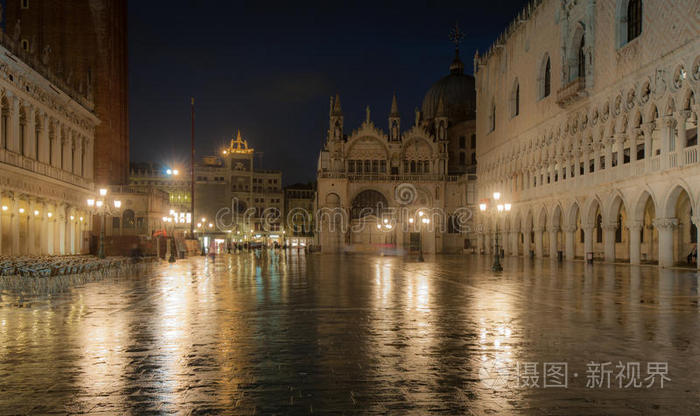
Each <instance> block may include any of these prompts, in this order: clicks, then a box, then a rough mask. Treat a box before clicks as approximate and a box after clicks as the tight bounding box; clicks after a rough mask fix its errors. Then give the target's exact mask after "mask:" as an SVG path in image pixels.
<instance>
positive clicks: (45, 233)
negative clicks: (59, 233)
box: [39, 204, 49, 254]
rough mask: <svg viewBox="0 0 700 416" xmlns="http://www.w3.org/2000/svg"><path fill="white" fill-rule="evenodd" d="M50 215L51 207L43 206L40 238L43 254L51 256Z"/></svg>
mask: <svg viewBox="0 0 700 416" xmlns="http://www.w3.org/2000/svg"><path fill="white" fill-rule="evenodd" d="M48 215H49V206H48V205H47V204H42V206H41V237H40V239H39V240H40V241H41V243H40V246H41V254H49V229H48V225H47V224H48V220H47V218H48Z"/></svg>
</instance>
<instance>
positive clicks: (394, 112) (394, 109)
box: [389, 92, 400, 117]
mask: <svg viewBox="0 0 700 416" xmlns="http://www.w3.org/2000/svg"><path fill="white" fill-rule="evenodd" d="M399 115H400V114H399V103H398V101H397V100H396V92H394V97H393V98H392V99H391V111H390V112H389V117H399Z"/></svg>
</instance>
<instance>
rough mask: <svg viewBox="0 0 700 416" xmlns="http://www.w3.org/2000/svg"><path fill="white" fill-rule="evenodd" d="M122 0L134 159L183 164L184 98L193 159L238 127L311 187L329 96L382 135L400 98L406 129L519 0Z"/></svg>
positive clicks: (268, 162)
mask: <svg viewBox="0 0 700 416" xmlns="http://www.w3.org/2000/svg"><path fill="white" fill-rule="evenodd" d="M343 3H344V2H335V1H324V2H320V3H317V4H314V3H301V2H296V1H285V2H279V4H275V2H271V1H267V2H263V1H256V2H238V1H199V0H189V1H184V0H183V1H177V0H176V1H164V0H161V1H158V0H156V1H140V0H139V1H135V0H132V1H129V78H130V86H129V94H130V98H129V106H130V107H129V117H130V134H131V160H132V161H154V162H160V163H164V164H175V165H177V164H181V163H187V162H188V160H189V146H190V98H189V97H190V96H194V97H195V100H196V113H197V115H196V139H197V154H198V156H201V155H205V154H213V153H214V152H216V151H217V150H218V149H220V148H221V147H222V146H223V144H224V143H226V141H227V140H228V139H230V137H231V136H232V135H234V134H235V132H236V129H240V130H241V132H242V134H243V136H244V138H246V139H247V140H248V142H249V143H250V144H251V145H252V146H254V147H255V149H256V151H260V152H262V153H263V156H262V160H263V167H264V168H268V169H281V170H282V172H283V179H284V182H285V183H294V182H299V181H309V180H313V179H314V177H315V169H316V159H317V156H318V151H319V147H320V144H321V142H322V140H323V139H324V133H325V129H326V126H327V117H328V101H329V97H330V96H331V95H333V94H335V93H336V92H339V93H340V95H341V102H342V104H343V110H344V112H345V128H346V130H347V131H350V130H352V129H353V128H355V127H356V126H357V125H358V124H359V123H360V122H361V121H362V120H363V119H364V117H365V107H366V106H367V105H370V107H371V108H372V119H373V120H374V122H375V123H376V124H378V125H379V126H381V127H382V128H385V126H386V117H387V113H388V111H389V106H390V103H391V95H392V92H393V91H396V93H397V95H398V98H399V108H400V110H401V114H402V117H403V120H404V126H405V127H408V126H410V125H411V124H412V120H413V117H414V116H413V110H414V108H415V107H420V105H421V102H422V99H423V95H424V94H425V91H426V90H427V89H428V88H429V87H430V85H431V84H432V83H433V82H435V81H437V80H438V79H440V78H441V77H442V76H444V75H446V74H447V72H448V66H449V64H450V62H451V60H452V58H453V56H454V47H453V46H452V44H451V43H450V41H449V39H448V34H449V30H450V28H451V26H452V25H454V23H455V22H459V24H460V28H461V29H462V31H463V32H465V35H466V38H465V40H464V41H463V43H462V46H461V56H462V58H463V59H462V60H463V61H464V63H465V66H466V70H467V72H469V73H471V72H472V57H473V54H474V50H476V49H479V50H480V51H483V50H485V49H486V48H488V46H489V45H490V44H491V43H492V42H493V40H494V39H495V38H496V36H497V35H498V34H499V33H500V32H501V31H503V30H504V28H505V26H506V24H507V23H508V22H510V20H511V19H512V18H513V16H514V15H515V14H516V13H517V12H518V10H520V8H521V7H522V6H523V5H524V4H525V1H523V0H491V1H467V0H462V1H457V2H422V3H418V2H416V3H410V2H381V1H374V2H368V3H353V4H352V5H350V3H349V2H348V5H343Z"/></svg>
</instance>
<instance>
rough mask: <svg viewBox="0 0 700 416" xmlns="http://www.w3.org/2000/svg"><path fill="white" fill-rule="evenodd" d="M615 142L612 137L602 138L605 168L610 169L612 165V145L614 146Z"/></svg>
mask: <svg viewBox="0 0 700 416" xmlns="http://www.w3.org/2000/svg"><path fill="white" fill-rule="evenodd" d="M615 142H616V141H615V138H614V137H606V138H603V146H605V149H604V150H603V154H604V156H605V169H610V168H611V167H612V153H613V147H615Z"/></svg>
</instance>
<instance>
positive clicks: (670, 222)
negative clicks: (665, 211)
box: [653, 218, 678, 230]
mask: <svg viewBox="0 0 700 416" xmlns="http://www.w3.org/2000/svg"><path fill="white" fill-rule="evenodd" d="M653 224H654V227H656V228H659V229H662V230H665V229H669V230H673V229H674V228H676V227H677V226H678V219H677V218H654V221H653Z"/></svg>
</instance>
